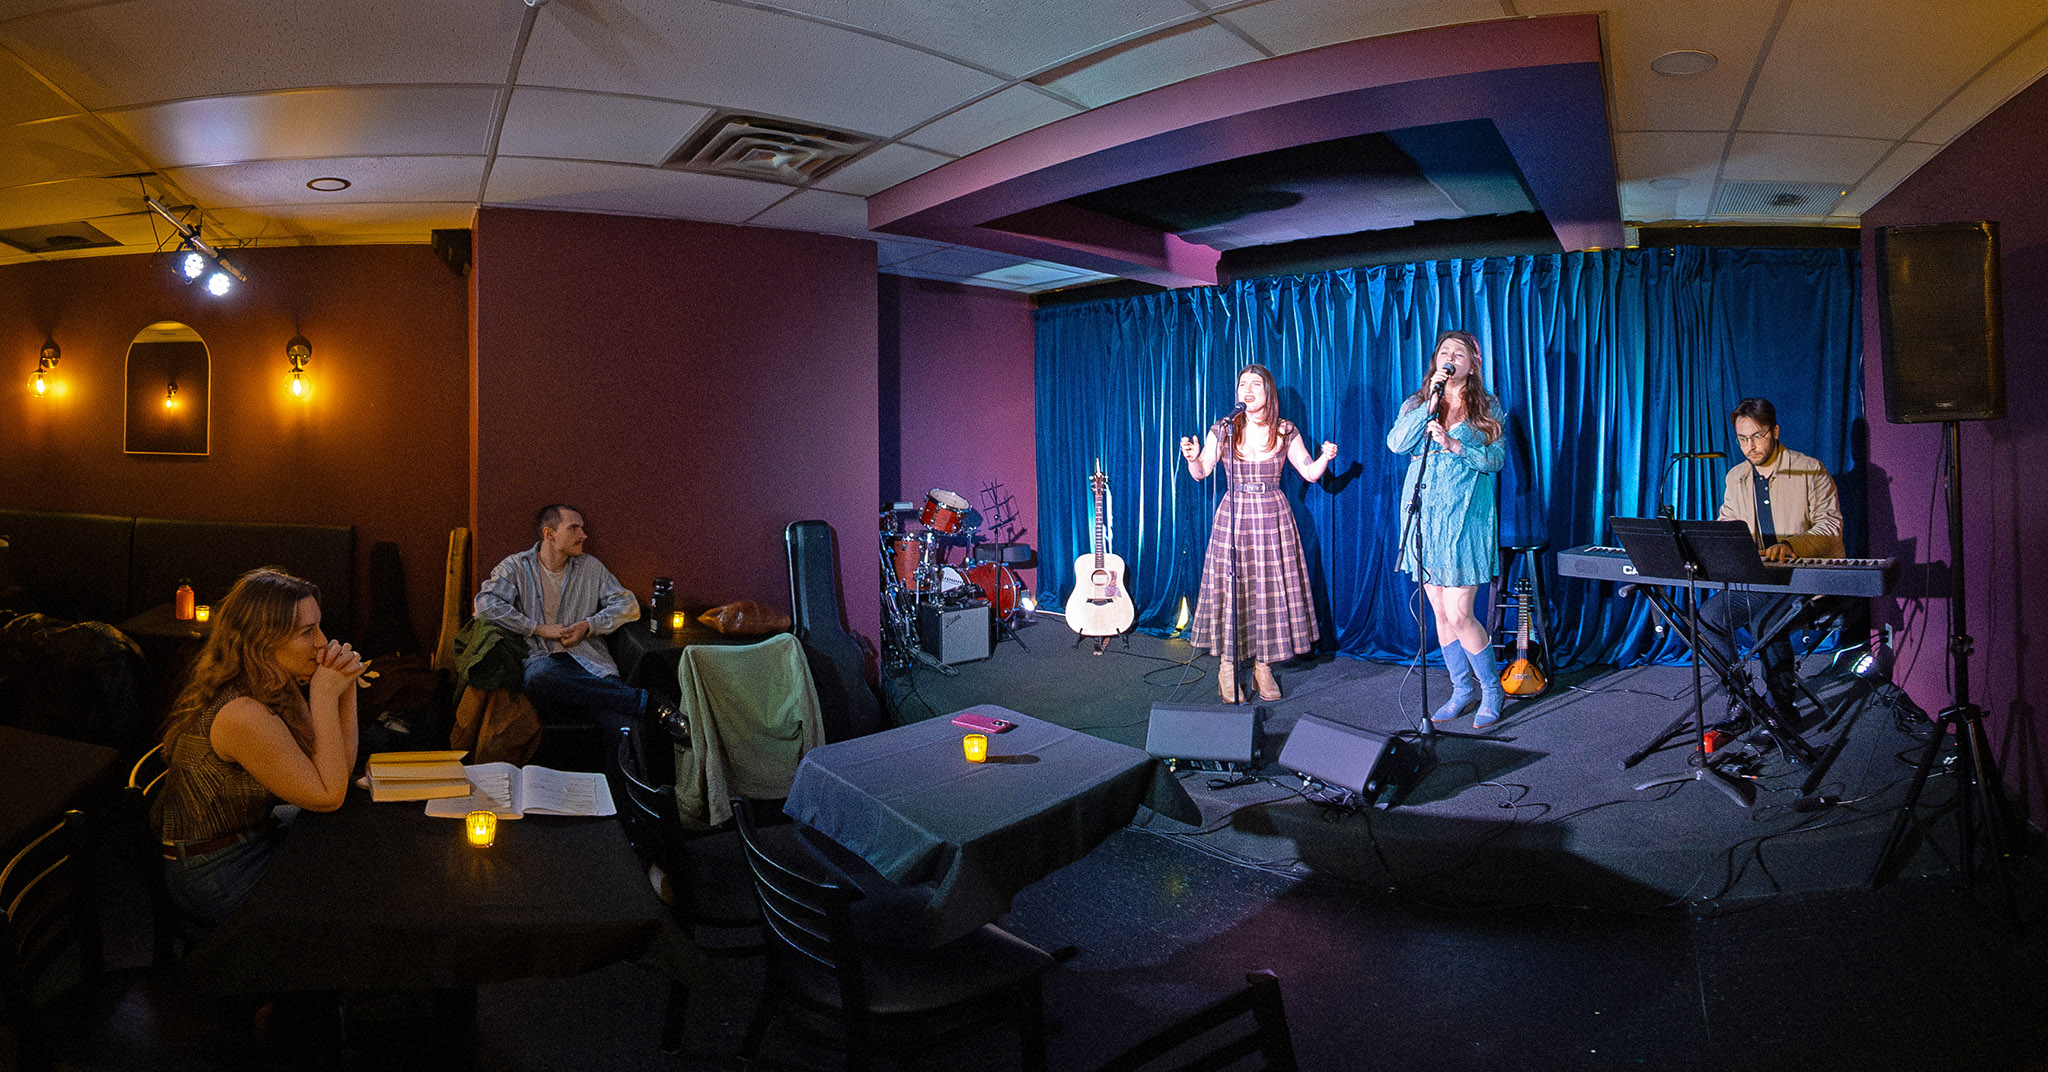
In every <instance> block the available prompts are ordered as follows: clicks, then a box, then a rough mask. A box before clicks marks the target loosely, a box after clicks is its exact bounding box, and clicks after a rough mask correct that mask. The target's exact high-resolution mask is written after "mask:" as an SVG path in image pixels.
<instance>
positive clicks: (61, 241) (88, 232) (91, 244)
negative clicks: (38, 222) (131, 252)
mask: <svg viewBox="0 0 2048 1072" xmlns="http://www.w3.org/2000/svg"><path fill="white" fill-rule="evenodd" d="M0 242H5V243H7V244H8V245H10V246H13V247H14V248H16V249H18V250H20V251H22V252H23V253H68V252H70V251H72V250H74V249H94V248H97V247H100V246H118V245H120V244H121V243H119V242H116V241H114V240H113V239H112V238H111V237H109V236H108V235H107V233H106V232H105V231H102V230H100V229H99V228H97V227H94V226H93V225H92V224H89V223H86V222H85V221H84V220H80V221H78V222H76V223H51V224H45V225H43V226H41V227H17V228H15V229H13V230H11V231H0Z"/></svg>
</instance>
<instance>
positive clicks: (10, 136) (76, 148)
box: [0, 116, 150, 187]
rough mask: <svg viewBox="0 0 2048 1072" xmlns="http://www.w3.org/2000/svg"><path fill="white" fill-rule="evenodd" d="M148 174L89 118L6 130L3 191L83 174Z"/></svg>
mask: <svg viewBox="0 0 2048 1072" xmlns="http://www.w3.org/2000/svg"><path fill="white" fill-rule="evenodd" d="M148 170H150V169H149V168H148V167H146V166H144V165H143V164H142V162H141V161H140V160H137V159H136V158H135V156H134V154H132V153H131V152H129V150H128V147H127V146H125V145H122V144H121V143H120V142H119V141H117V140H115V139H114V138H112V137H109V136H108V135H107V133H106V131H105V129H104V128H102V127H100V126H99V124H97V123H94V122H92V121H91V120H89V119H86V118H85V117H83V116H71V117H67V118H64V119H52V120H50V121H48V122H43V123H26V124H23V125H21V126H13V127H0V187H8V186H27V185H30V184H32V183H39V182H50V181H53V180H57V179H65V178H69V177H71V176H73V175H77V174H79V173H81V172H84V173H89V174H99V175H119V174H122V173H125V172H132V171H148ZM130 185H131V186H132V185H133V184H130Z"/></svg>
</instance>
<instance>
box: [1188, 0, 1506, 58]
mask: <svg viewBox="0 0 2048 1072" xmlns="http://www.w3.org/2000/svg"><path fill="white" fill-rule="evenodd" d="M1197 2H1205V6H1207V7H1211V8H1215V7H1221V6H1222V4H1221V3H1220V2H1206V0H1197ZM1501 14H1502V11H1501V5H1500V0H1379V2H1376V3H1371V4H1363V3H1358V2H1357V0H1266V2H1265V3H1263V4H1252V5H1250V6H1248V7H1243V8H1239V9H1237V10H1235V11H1232V12H1229V13H1227V14H1224V15H1218V16H1217V17H1216V21H1218V22H1222V23H1228V24H1229V25H1231V26H1234V27H1236V28H1237V29H1238V30H1240V31H1242V32H1243V33H1244V34H1246V35H1247V36H1249V37H1250V38H1251V39H1252V40H1254V41H1257V42H1258V43H1259V44H1260V45H1262V46H1264V47H1265V48H1266V49H1267V50H1269V51H1270V52H1272V53H1273V54H1274V55H1276V56H1284V55H1286V54H1287V53H1290V52H1301V51H1303V50H1305V49H1311V48H1321V47H1322V46H1324V45H1334V44H1338V43H1340V42H1344V41H1356V40H1359V39H1360V38H1365V37H1380V36H1383V35H1386V34H1390V33H1404V32H1406V31H1409V30H1422V29H1427V28H1429V27H1432V26H1448V25H1451V24H1454V23H1461V22H1483V21H1485V20H1487V19H1497V18H1500V17H1501Z"/></svg>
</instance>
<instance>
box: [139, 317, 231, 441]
mask: <svg viewBox="0 0 2048 1072" xmlns="http://www.w3.org/2000/svg"><path fill="white" fill-rule="evenodd" d="M211 372H212V360H211V359H210V358H209V357H208V356H207V353H206V340H204V339H201V338H200V337H199V333H198V332H196V331H194V330H192V329H191V328H189V327H187V326H185V325H184V324H180V323H178V322H177V321H175V320H160V321H158V322H156V323H154V324H151V325H149V326H148V327H146V328H143V329H142V330H141V331H139V332H136V334H135V339H134V341H133V342H130V343H129V344H128V406H127V413H128V445H127V452H128V453H129V454H205V453H206V452H207V425H208V411H209V407H208V405H207V401H208V395H209V393H210V392H209V390H208V388H209V386H210V383H209V381H210V380H211V379H212V375H211Z"/></svg>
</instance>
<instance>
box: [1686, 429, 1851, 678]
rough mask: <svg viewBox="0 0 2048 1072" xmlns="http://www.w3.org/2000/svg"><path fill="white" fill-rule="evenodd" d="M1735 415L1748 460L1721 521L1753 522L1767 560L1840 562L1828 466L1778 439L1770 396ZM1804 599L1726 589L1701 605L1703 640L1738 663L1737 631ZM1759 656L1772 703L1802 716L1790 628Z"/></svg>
mask: <svg viewBox="0 0 2048 1072" xmlns="http://www.w3.org/2000/svg"><path fill="white" fill-rule="evenodd" d="M1729 418H1730V420H1732V421H1733V422H1734V424H1735V441H1736V442H1737V443H1738V444H1740V445H1741V447H1742V456H1743V458H1744V459H1745V460H1744V461H1742V462H1741V463H1740V464H1738V465H1736V466H1735V468H1733V469H1730V470H1728V487H1727V490H1726V492H1725V493H1724V494H1723V495H1722V498H1721V513H1720V520H1722V521H1741V522H1742V523H1744V524H1746V525H1748V526H1749V531H1750V532H1751V533H1752V534H1753V535H1755V536H1756V538H1757V547H1758V549H1759V552H1760V553H1761V554H1762V555H1763V557H1764V560H1765V561H1767V562H1779V563H1790V562H1792V561H1793V560H1795V559H1800V558H1841V557H1842V556H1843V554H1844V551H1843V549H1842V508H1841V505H1840V503H1839V501H1838V500H1837V499H1836V497H1835V481H1834V478H1833V477H1831V476H1829V475H1828V470H1827V466H1825V465H1822V464H1821V462H1820V459H1818V458H1815V457H1813V456H1811V455H1807V454H1801V453H1799V452H1798V451H1796V450H1793V449H1791V448H1790V447H1787V446H1785V445H1784V444H1783V443H1780V442H1778V410H1777V407H1775V406H1773V405H1771V403H1770V400H1769V399H1764V398H1745V399H1743V400H1742V401H1741V402H1740V403H1739V404H1737V405H1736V407H1735V409H1734V411H1733V412H1732V413H1730V414H1729ZM1798 598H1799V597H1798V596H1790V595H1778V594H1775V593H1770V592H1735V591H1729V592H1723V593H1721V594H1720V595H1717V596H1715V597H1714V598H1712V599H1709V600H1707V601H1706V602H1705V603H1704V604H1702V605H1701V606H1700V625H1701V630H1700V632H1701V636H1700V640H1701V642H1702V643H1703V644H1704V645H1705V646H1706V647H1708V648H1710V649H1712V650H1713V651H1714V652H1716V653H1717V654H1719V655H1720V656H1721V658H1722V659H1724V660H1726V661H1727V662H1728V663H1730V664H1731V665H1732V664H1733V663H1734V660H1735V631H1736V630H1737V629H1746V630H1749V632H1750V635H1751V636H1752V637H1753V636H1755V635H1756V634H1755V626H1757V625H1761V624H1763V623H1764V622H1765V621H1767V620H1768V619H1770V618H1771V617H1773V616H1774V615H1775V614H1777V613H1778V612H1780V611H1781V610H1782V608H1784V607H1785V606H1786V604H1787V603H1788V602H1789V601H1792V600H1796V599H1798ZM1758 654H1759V656H1760V657H1761V658H1762V659H1763V664H1764V686H1765V688H1767V689H1768V690H1769V691H1770V694H1771V701H1772V702H1773V703H1774V704H1776V705H1777V707H1778V710H1779V711H1781V712H1782V713H1784V714H1785V715H1787V716H1788V717H1789V716H1793V715H1795V714H1796V712H1797V709H1796V708H1795V707H1794V706H1793V701H1794V699H1795V698H1796V697H1797V696H1798V685H1797V680H1798V670H1797V667H1796V665H1795V663H1794V661H1793V658H1792V640H1791V637H1790V635H1789V631H1783V632H1780V633H1779V634H1778V636H1777V637H1776V638H1775V639H1773V640H1771V641H1770V642H1769V643H1767V644H1765V645H1764V647H1763V650H1762V651H1761V652H1759V653H1758Z"/></svg>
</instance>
